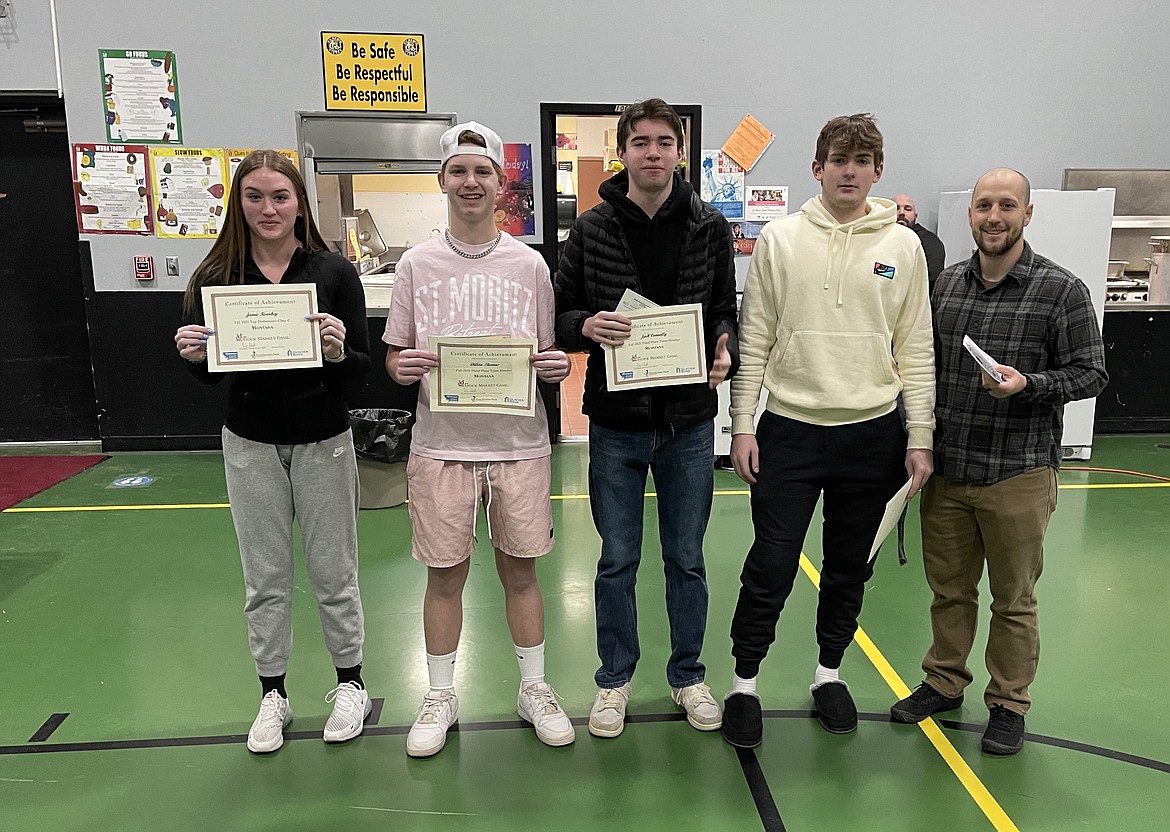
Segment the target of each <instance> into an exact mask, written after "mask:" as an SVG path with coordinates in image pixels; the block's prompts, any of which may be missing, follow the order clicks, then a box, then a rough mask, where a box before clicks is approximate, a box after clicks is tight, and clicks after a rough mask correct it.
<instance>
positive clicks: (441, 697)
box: [406, 690, 459, 757]
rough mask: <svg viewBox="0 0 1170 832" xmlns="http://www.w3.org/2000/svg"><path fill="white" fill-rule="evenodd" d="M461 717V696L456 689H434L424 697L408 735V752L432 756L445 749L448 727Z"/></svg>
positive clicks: (413, 755) (411, 754)
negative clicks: (457, 694) (456, 692)
mask: <svg viewBox="0 0 1170 832" xmlns="http://www.w3.org/2000/svg"><path fill="white" fill-rule="evenodd" d="M458 719H459V697H457V696H456V695H455V691H451V690H432V691H430V692H428V693H427V695H426V696H424V697H423V703H422V707H421V708H419V711H418V717H417V718H416V719H415V720H414V725H411V726H410V733H409V734H407V735H406V753H407V754H409V755H410V756H411V757H430V756H431V755H432V754H438V753H439V752H440V751H442V750H443V746H444V745H445V744H446V742H447V729H448V728H450V727H451V725H452V724H453V723H454V722H455V721H456V720H458Z"/></svg>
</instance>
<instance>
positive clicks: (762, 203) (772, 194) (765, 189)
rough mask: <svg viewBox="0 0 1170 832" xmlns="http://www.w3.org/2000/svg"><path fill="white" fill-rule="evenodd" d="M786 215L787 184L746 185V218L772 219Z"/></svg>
mask: <svg viewBox="0 0 1170 832" xmlns="http://www.w3.org/2000/svg"><path fill="white" fill-rule="evenodd" d="M786 216H788V186H787V185H748V186H747V211H746V212H745V213H744V219H747V220H774V219H776V218H777V217H786Z"/></svg>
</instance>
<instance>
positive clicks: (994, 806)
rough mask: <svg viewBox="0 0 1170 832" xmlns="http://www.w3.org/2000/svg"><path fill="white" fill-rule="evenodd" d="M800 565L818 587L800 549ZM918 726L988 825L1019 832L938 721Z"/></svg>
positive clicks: (884, 668) (867, 644) (878, 663)
mask: <svg viewBox="0 0 1170 832" xmlns="http://www.w3.org/2000/svg"><path fill="white" fill-rule="evenodd" d="M800 568H801V569H803V570H804V574H805V575H807V576H808V579H809V580H810V581H812V584H813V586H815V587H816V588H817V590H818V591H819V590H820V588H821V576H820V573H818V572H817V569H816V567H815V566H813V565H812V561H810V560H809V559H808V558H807V557H805V556H804V553H803V552H802V553H801V555H800ZM854 640H855V641H856V642H857V644H858V646H859V647H861V649H862V651H863V652H864V653H865V655H866V657H868V658H869V660H870V662H871V663H872V664H873V666H874V667H875V668H876V669H877V672H878V673H880V674H881V677H882V679H884V680H885V682H886V684H887V685H889V687H890V690H892V691H893V692H894V695H895V696H897V697H898V698H899V699H903V698H905V697H907V696H909V695H910V688H908V687H907V686H906V683H905V682H903V681H902V677H901V676H899V675H898V672H897V671H896V670H894V668H893V666H892V665H891V664H890V663H889V662H888V661H887V660H886V657H885V656H883V655H882V651H881V650H878V648H877V645H876V644H874V643H873V641H872V640H871V639H870V637H869V636H868V635H866V632H865V630H863V629H862V628H861V627H858V628H857V634H856V635H855V636H854ZM918 727H919V728H921V729H922V733H924V734H926V737H927V739H929V740H930V742H931V744H932V745H933V746H934V748H935V750H936V751H938V753H939V755H940V756H941V757H942V758H943V760H944V761H945V762H946V764H947V765H948V766H949V767H950V769H951V771H952V772H954V774H955V776H956V777H957V778H959V782H960V783H962V784H963V788H965V789H966V790H967V793H968V794H969V795H971V798H972V799H973V800H974V801H975V803H976V805H978V806H979V808H980V810H982V812H983V814H984V815H986V816H987V819H988V820H989V821H991V825H992V826H994V827H995V829H996V830H997V832H1020V830H1019V827H1017V826H1016V825H1015V824H1014V823H1013V822H1012V819H1011V818H1009V817H1008V816H1007V812H1005V811H1004V810H1003V807H1002V806H1000V805H999V802H998V801H997V800H996V799H995V798H994V797H993V796H992V795H991V792H989V791H988V790H987V787H986V786H984V785H983V781H982V780H980V779H979V777H978V775H976V774H975V772H974V771H972V770H971V767H970V766H969V765H967V761H966V760H964V759H963V756H962V755H961V754H960V753H959V752H958V751H957V750H956V749H955V747H954V746H953V745H951V741H950V740H948V739H947V737H946V734H944V733H943V732H942V729H941V728H939V727H938V723H936V722H935V721H934V720H933V719H931V718H930V717H927V718H926V719H924V720H923V721H922V722H920V723H918Z"/></svg>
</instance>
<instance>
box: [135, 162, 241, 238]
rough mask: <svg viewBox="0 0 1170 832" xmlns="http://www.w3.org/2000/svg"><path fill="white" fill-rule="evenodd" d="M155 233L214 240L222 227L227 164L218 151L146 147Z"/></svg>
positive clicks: (165, 235)
mask: <svg viewBox="0 0 1170 832" xmlns="http://www.w3.org/2000/svg"><path fill="white" fill-rule="evenodd" d="M150 173H151V183H152V184H151V193H152V195H153V198H154V217H155V220H157V222H156V223H155V233H156V234H157V236H159V237H189V238H190V237H215V236H216V235H217V234H218V233H219V229H220V228H221V227H222V225H223V209H224V194H225V192H226V191H227V186H226V184H225V181H224V180H225V178H226V175H227V165H226V163H225V157H224V152H223V150H222V149H221V148H206V147H152V148H150Z"/></svg>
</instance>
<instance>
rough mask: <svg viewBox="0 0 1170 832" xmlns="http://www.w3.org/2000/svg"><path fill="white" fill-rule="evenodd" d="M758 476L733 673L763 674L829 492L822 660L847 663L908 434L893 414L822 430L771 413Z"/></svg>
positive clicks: (901, 475)
mask: <svg viewBox="0 0 1170 832" xmlns="http://www.w3.org/2000/svg"><path fill="white" fill-rule="evenodd" d="M756 441H757V443H758V445H759V449H760V457H759V458H760V471H759V473H758V474H757V475H756V484H755V485H753V486H752V489H751V492H752V497H751V499H752V524H753V525H754V526H755V542H754V543H752V547H751V549H750V550H749V551H748V555H747V560H746V561H745V562H744V565H743V572H742V574H741V575H740V590H739V603H738V604H736V607H735V615H734V617H733V618H732V621H731V641H732V648H731V654H732V655H733V656H734V657H735V659H736V663H735V673H736V675H737V676H740V677H741V678H745V679H750V678H753V677H755V676H756V674H757V673H758V672H759V669H760V662H761V661H762V660H763V658H764V656H766V655H767V654H768V648H769V647H771V645H772V642H773V641H775V640H776V623H777V621H779V619H780V612H781V610H783V609H784V602H785V601H787V600H788V595H789V594H790V593H791V592H792V584H793V582H794V581H795V579H796V573H797V569H798V568H799V566H800V552H801V548H802V546H803V545H804V538H805V534H806V533H807V532H808V526H809V522H810V521H811V520H812V515H813V511H814V510H815V509H816V505H817V499H818V498H819V497H820V495H821V493H822V492H823V493H824V495H825V500H824V509H823V515H824V527H823V532H822V534H823V537H822V547H821V548H822V553H823V563H822V566H821V590H820V598H819V601H818V604H817V627H816V632H817V644H818V645H819V647H820V663H821V664H822V665H824V666H825V667H828V668H836V667H840V666H841V658H842V657H843V656H844V654H845V649H846V648H847V647H848V646H849V644H850V642H852V641H853V635H854V633H855V632H856V631H857V617H858V615H860V614H861V603H862V596H863V594H864V592H865V582H866V581H868V580H869V578H870V577H871V576H872V575H873V564H872V563H869V550H870V547H871V546H872V544H873V538H874V535H875V534H876V533H877V528H878V525H879V524H880V523H881V519H882V514H883V512H884V511H885V506H886V502H887V501H888V500H889V499H890V498H891V497H892V496H894V493H895V492H896V491H897V490H898V489H899V488H901V487H902V486H903V485H904V484H905V483H906V480H907V479H908V475H907V474H906V431H905V429H904V428H903V427H902V419H901V417H900V416H899V415H898V412H897V411H896V410H895V411H893V412H891V413H889V414H888V415H886V416H882V417H879V418H877V419H871V420H869V421H867V422H858V423H856V424H851V425H840V426H836V427H820V426H818V425H810V424H808V423H806V422H799V421H797V420H795V419H788V418H786V417H784V416H778V415H776V414H775V413H771V412H766V413H764V415H763V416H762V417H761V418H760V423H759V425H758V426H757V429H756Z"/></svg>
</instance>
